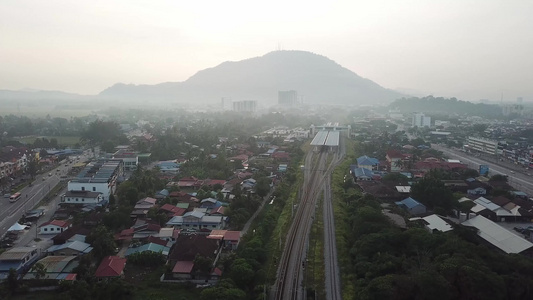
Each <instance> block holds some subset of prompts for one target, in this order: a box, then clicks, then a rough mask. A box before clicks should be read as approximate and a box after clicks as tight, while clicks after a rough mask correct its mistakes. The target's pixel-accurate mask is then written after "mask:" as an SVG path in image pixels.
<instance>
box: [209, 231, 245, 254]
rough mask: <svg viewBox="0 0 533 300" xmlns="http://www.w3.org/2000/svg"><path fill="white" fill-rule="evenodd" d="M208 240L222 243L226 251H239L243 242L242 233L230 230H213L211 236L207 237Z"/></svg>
mask: <svg viewBox="0 0 533 300" xmlns="http://www.w3.org/2000/svg"><path fill="white" fill-rule="evenodd" d="M207 238H208V239H214V240H219V241H221V242H222V247H223V248H224V249H228V250H237V247H238V246H239V242H240V240H241V232H240V231H230V230H213V231H211V233H210V234H209V236H207Z"/></svg>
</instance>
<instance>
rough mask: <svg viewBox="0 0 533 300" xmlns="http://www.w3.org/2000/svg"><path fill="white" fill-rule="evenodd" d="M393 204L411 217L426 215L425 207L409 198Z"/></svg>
mask: <svg viewBox="0 0 533 300" xmlns="http://www.w3.org/2000/svg"><path fill="white" fill-rule="evenodd" d="M395 203H396V205H398V206H399V207H401V208H403V209H405V210H407V211H408V212H409V213H410V214H411V215H421V214H425V213H426V206H425V205H424V204H422V203H420V202H418V201H416V200H415V199H413V198H411V197H409V198H405V199H403V200H402V201H399V202H395Z"/></svg>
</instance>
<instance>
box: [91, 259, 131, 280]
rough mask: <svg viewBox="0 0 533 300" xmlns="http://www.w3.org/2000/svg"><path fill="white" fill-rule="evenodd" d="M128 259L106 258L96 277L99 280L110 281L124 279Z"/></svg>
mask: <svg viewBox="0 0 533 300" xmlns="http://www.w3.org/2000/svg"><path fill="white" fill-rule="evenodd" d="M126 261H127V259H126V258H121V257H118V256H106V257H104V259H102V262H101V263H100V265H99V266H98V269H96V272H95V273H94V276H95V277H96V278H97V279H98V280H108V279H111V278H121V277H124V268H125V267H126Z"/></svg>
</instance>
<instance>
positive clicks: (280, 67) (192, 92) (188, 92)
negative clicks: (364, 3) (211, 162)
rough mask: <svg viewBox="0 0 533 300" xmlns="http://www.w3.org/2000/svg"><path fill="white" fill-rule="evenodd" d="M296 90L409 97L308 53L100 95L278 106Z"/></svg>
mask: <svg viewBox="0 0 533 300" xmlns="http://www.w3.org/2000/svg"><path fill="white" fill-rule="evenodd" d="M283 90H296V91H297V92H298V95H300V96H303V100H304V102H305V103H313V104H319V103H328V104H376V103H383V104H384V103H390V102H392V101H393V100H395V99H398V98H401V97H403V96H404V95H403V94H401V93H398V92H396V91H393V90H389V89H386V88H383V87H382V86H380V85H378V84H377V83H375V82H373V81H371V80H369V79H365V78H362V77H360V76H359V75H357V74H355V73H354V72H352V71H350V70H348V69H346V68H344V67H342V66H341V65H339V64H337V63H336V62H334V61H332V60H330V59H328V58H327V57H325V56H321V55H317V54H314V53H310V52H305V51H275V52H270V53H267V54H266V55H263V56H261V57H255V58H250V59H246V60H242V61H237V62H224V63H221V64H220V65H218V66H216V67H213V68H209V69H205V70H202V71H199V72H198V73H196V74H195V75H193V76H192V77H190V78H189V79H187V80H186V81H183V82H167V83H161V84H156V85H132V84H129V85H126V84H122V83H119V84H115V85H113V86H111V87H109V88H107V89H105V90H104V91H102V92H101V93H100V94H99V96H101V97H105V98H129V99H134V98H137V99H139V98H144V99H161V100H172V101H177V102H193V101H194V102H206V103H213V102H215V101H216V102H218V101H220V99H221V98H222V97H224V98H231V99H232V100H233V101H238V100H257V101H259V102H263V103H268V104H275V103H277V96H278V91H283Z"/></svg>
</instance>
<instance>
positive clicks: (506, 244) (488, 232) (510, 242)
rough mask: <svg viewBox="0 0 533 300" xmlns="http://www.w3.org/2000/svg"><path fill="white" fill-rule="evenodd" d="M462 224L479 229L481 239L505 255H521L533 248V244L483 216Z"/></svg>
mask: <svg viewBox="0 0 533 300" xmlns="http://www.w3.org/2000/svg"><path fill="white" fill-rule="evenodd" d="M462 224H463V225H465V226H471V227H475V228H477V229H478V235H479V236H480V237H481V238H483V239H484V240H486V241H487V242H489V243H491V244H492V245H494V246H496V247H497V248H499V249H501V250H502V251H504V252H505V253H520V252H522V251H524V250H527V249H529V248H531V247H533V244H532V243H530V242H528V241H527V240H525V239H523V238H522V237H520V236H518V235H516V234H514V233H512V232H510V231H508V230H506V229H505V228H503V227H501V226H500V225H498V224H496V223H494V222H492V221H491V220H489V219H487V218H485V217H483V216H475V217H473V218H471V219H469V220H466V221H464V222H463V223H462Z"/></svg>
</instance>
